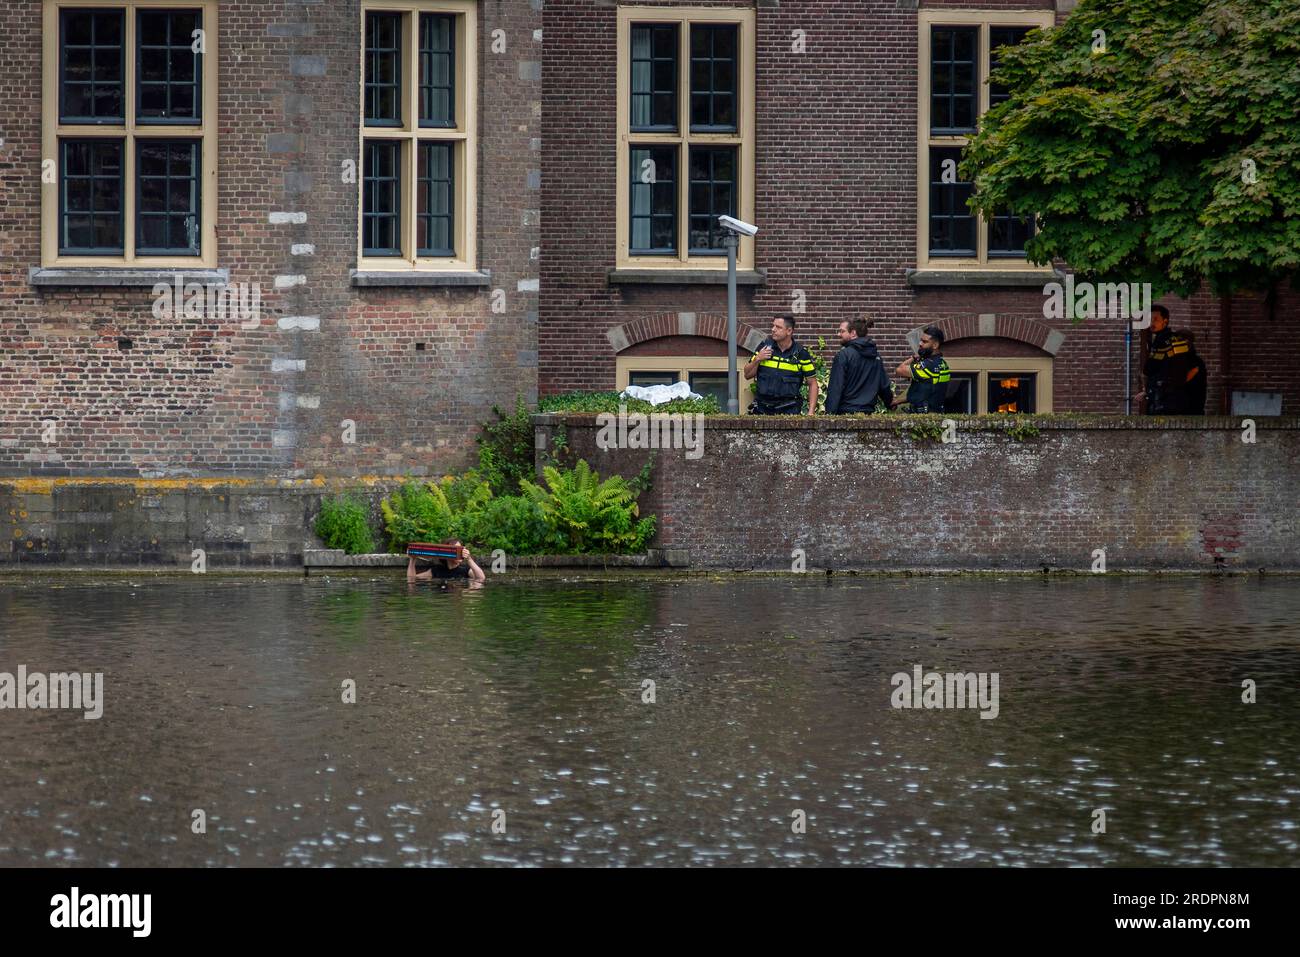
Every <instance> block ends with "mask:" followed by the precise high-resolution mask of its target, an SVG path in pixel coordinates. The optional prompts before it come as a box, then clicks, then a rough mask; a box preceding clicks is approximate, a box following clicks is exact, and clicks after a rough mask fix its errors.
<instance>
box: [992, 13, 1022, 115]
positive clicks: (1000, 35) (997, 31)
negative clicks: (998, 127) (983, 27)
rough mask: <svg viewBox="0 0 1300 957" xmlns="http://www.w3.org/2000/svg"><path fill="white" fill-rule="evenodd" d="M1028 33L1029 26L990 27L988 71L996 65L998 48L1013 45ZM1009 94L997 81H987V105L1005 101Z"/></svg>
mask: <svg viewBox="0 0 1300 957" xmlns="http://www.w3.org/2000/svg"><path fill="white" fill-rule="evenodd" d="M1028 33H1029V27H991V28H990V29H989V73H992V72H993V71H994V70H995V69H997V66H998V48H999V47H1004V46H1015V45H1016V44H1018V43H1019V42H1020V41H1021V40H1023V39H1024V38H1025V35H1026V34H1028ZM1009 96H1010V94H1009V93H1007V88H1006V87H1004V86H1001V85H1000V84H997V83H992V82H990V83H989V107H990V108H992V107H995V106H997V105H998V104H999V103H1004V102H1006V100H1007V98H1008V97H1009Z"/></svg>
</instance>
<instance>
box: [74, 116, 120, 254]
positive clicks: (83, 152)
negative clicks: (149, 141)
mask: <svg viewBox="0 0 1300 957" xmlns="http://www.w3.org/2000/svg"><path fill="white" fill-rule="evenodd" d="M61 146H62V149H61V150H60V153H61V156H60V159H61V162H60V164H59V172H60V180H61V181H60V184H59V197H60V200H59V206H60V209H59V221H60V222H59V253H60V254H62V255H71V256H77V255H91V254H101V255H113V254H118V255H120V254H121V253H122V251H123V250H122V140H106V139H93V140H63V141H61Z"/></svg>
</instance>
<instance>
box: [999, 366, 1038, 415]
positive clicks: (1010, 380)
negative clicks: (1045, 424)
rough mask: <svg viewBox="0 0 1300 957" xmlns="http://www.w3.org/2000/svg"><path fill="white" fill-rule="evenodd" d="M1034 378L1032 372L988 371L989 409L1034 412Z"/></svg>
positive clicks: (1035, 393) (1035, 389) (1035, 392)
mask: <svg viewBox="0 0 1300 957" xmlns="http://www.w3.org/2000/svg"><path fill="white" fill-rule="evenodd" d="M1036 380H1037V375H1036V374H1035V373H1032V372H1030V373H1024V372H990V373H989V411H990V412H1036V411H1037V409H1036V408H1035V397H1036V395H1037V387H1036Z"/></svg>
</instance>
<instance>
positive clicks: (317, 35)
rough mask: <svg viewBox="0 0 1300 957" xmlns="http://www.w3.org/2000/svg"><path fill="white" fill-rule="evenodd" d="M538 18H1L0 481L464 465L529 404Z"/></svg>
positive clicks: (296, 14)
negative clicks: (489, 430) (507, 411)
mask: <svg viewBox="0 0 1300 957" xmlns="http://www.w3.org/2000/svg"><path fill="white" fill-rule="evenodd" d="M541 27H542V13H541V0H384V2H371V0H188V2H187V0H176V2H171V0H165V2H158V0H149V2H148V3H143V2H137V0H111V2H110V0H83V2H64V0H6V2H5V3H4V4H0V40H2V41H3V47H4V51H5V57H4V60H3V62H2V63H0V476H4V475H7V476H59V475H72V476H90V477H94V476H104V477H113V476H119V477H134V476H144V477H185V476H206V475H248V476H261V477H273V476H283V477H295V476H310V475H314V474H324V475H334V476H347V475H356V474H375V473H378V474H397V473H401V472H406V471H414V472H416V473H429V474H441V472H443V471H445V470H447V469H450V468H454V467H457V466H459V465H461V464H463V463H464V462H465V461H466V459H467V458H468V456H469V455H470V454H471V452H472V449H473V441H472V439H473V433H474V427H475V426H476V424H477V423H479V422H481V421H483V420H484V419H485V418H487V417H488V415H489V409H490V407H491V406H492V404H494V403H502V404H508V403H510V402H512V401H513V398H514V396H515V395H516V393H517V392H518V393H522V394H524V395H525V396H531V395H533V394H535V391H536V364H537V352H536V348H537V347H536V320H537V288H538V272H537V270H538V263H537V258H538V246H539V237H538V228H539V227H538V223H539V200H540V192H539V190H540V149H541V135H542V134H541ZM178 274H179V275H180V277H181V278H180V280H179V282H180V283H181V286H180V293H181V296H180V300H181V301H180V302H179V303H175V305H177V306H179V308H176V309H172V308H171V306H172V305H173V303H172V302H170V297H168V296H167V295H166V293H165V291H164V288H165V286H173V284H174V283H176V282H177V279H176V277H177V275H178ZM160 284H165V285H160ZM191 284H195V285H191ZM232 294H237V295H234V297H233V298H232ZM259 296H260V309H256V308H251V307H252V306H253V305H254V304H255V303H258V302H259V299H258V297H259Z"/></svg>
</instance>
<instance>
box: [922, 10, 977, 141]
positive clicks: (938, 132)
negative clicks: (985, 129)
mask: <svg viewBox="0 0 1300 957" xmlns="http://www.w3.org/2000/svg"><path fill="white" fill-rule="evenodd" d="M940 33H949V34H951V35H952V36H951V39H950V41H949V45H948V52H949V56H948V58H947V59H937V58H936V57H935V43H936V41H937V39H938V35H939V34H940ZM959 33H964V34H967V35H969V36H970V39H971V47H972V53H971V57H972V58H971V59H970V60H969V61H968V60H958V59H957V34H959ZM980 59H981V57H980V27H979V26H978V25H975V26H968V25H965V24H949V23H935V24H931V25H930V135H931V136H973V135H974V134H975V132H976V130H977V128H978V126H979V118H980V109H979V106H980V104H979V100H980V97H979V91H980V66H981V64H980ZM965 63H969V64H970V67H971V84H970V93H969V94H966V93H958V92H956V89H957V65H958V64H965ZM939 64H947V65H948V68H949V69H948V77H949V87H948V92H946V93H938V92H936V91H935V83H934V78H935V67H936V66H937V65H939ZM939 98H943V99H946V101H947V105H946V108H945V113H944V116H945V119H946V120H949V121H954V120H955V119H956V113H957V111H956V101H957V100H958V99H966V100H968V101H969V102H970V117H971V122H970V125H969V126H955V125H944V126H938V125H936V124H935V116H936V112H937V111H936V109H935V100H936V99H939Z"/></svg>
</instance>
